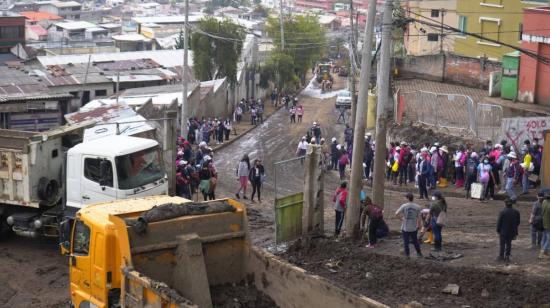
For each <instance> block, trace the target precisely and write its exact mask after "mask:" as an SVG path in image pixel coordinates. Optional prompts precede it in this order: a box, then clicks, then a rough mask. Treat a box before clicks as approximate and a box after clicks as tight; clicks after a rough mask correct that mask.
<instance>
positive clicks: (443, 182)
mask: <svg viewBox="0 0 550 308" xmlns="http://www.w3.org/2000/svg"><path fill="white" fill-rule="evenodd" d="M447 186H449V182H447V178H440V179H439V184H437V187H439V188H445V187H447Z"/></svg>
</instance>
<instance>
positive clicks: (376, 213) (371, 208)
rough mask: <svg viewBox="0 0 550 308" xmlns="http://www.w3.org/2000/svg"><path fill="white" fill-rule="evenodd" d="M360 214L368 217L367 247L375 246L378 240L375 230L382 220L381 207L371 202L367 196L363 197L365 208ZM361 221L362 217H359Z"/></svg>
mask: <svg viewBox="0 0 550 308" xmlns="http://www.w3.org/2000/svg"><path fill="white" fill-rule="evenodd" d="M361 216H367V217H369V225H368V226H369V227H368V230H369V233H368V234H369V244H368V245H367V248H375V247H376V244H377V242H378V236H377V230H378V229H379V228H380V225H381V223H382V221H383V220H384V215H383V212H382V209H380V207H379V206H377V205H376V204H373V203H372V200H371V199H370V198H369V197H365V210H364V211H363V213H362V215H361ZM361 221H363V218H361Z"/></svg>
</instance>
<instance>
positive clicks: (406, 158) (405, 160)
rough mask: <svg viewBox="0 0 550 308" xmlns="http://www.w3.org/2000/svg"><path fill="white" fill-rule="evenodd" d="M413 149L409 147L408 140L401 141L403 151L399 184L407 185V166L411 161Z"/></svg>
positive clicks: (400, 161)
mask: <svg viewBox="0 0 550 308" xmlns="http://www.w3.org/2000/svg"><path fill="white" fill-rule="evenodd" d="M411 158H412V155H411V149H410V148H409V147H408V145H407V143H406V142H404V141H403V142H401V151H400V152H399V160H398V162H397V163H398V164H399V170H398V172H399V185H403V184H405V185H407V178H408V176H407V167H408V165H409V162H410V161H411Z"/></svg>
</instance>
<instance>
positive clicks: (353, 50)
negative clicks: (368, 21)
mask: <svg viewBox="0 0 550 308" xmlns="http://www.w3.org/2000/svg"><path fill="white" fill-rule="evenodd" d="M349 26H350V34H349V51H350V52H349V71H348V74H349V75H348V86H349V91H350V92H351V120H350V125H351V127H354V126H355V117H356V113H357V100H356V99H355V65H354V63H355V53H356V52H357V42H356V40H355V30H354V27H353V0H349ZM356 26H357V25H356Z"/></svg>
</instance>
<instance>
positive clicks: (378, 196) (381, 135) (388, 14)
mask: <svg viewBox="0 0 550 308" xmlns="http://www.w3.org/2000/svg"><path fill="white" fill-rule="evenodd" d="M392 13H393V0H386V4H385V6H384V18H383V21H382V46H381V47H380V71H379V73H378V76H377V80H376V87H377V88H378V103H377V105H376V109H377V111H376V139H375V140H376V143H375V146H376V148H375V152H374V174H373V185H372V197H373V198H372V201H373V203H374V204H376V205H378V206H380V207H382V208H383V207H384V182H385V178H386V177H385V175H384V173H385V171H386V164H385V163H384V161H385V156H386V126H387V120H388V119H387V115H386V105H387V104H388V102H389V100H390V94H389V92H390V68H391V67H390V56H391V50H390V46H391V39H392V38H391V30H392Z"/></svg>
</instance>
